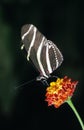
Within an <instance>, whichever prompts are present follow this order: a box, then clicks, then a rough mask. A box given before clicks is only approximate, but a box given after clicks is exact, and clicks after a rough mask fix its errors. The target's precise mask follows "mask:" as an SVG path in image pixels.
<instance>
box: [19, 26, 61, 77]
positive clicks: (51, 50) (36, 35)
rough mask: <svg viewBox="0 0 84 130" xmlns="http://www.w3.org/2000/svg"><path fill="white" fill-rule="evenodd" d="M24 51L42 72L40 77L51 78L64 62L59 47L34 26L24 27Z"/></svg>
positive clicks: (22, 31) (22, 37)
mask: <svg viewBox="0 0 84 130" xmlns="http://www.w3.org/2000/svg"><path fill="white" fill-rule="evenodd" d="M21 39H22V43H23V45H22V47H21V48H22V49H23V48H24V47H25V49H26V51H27V60H28V61H29V60H30V59H31V61H32V62H33V64H34V66H35V67H36V68H37V70H38V71H39V72H40V77H45V78H49V76H50V74H51V73H52V72H53V71H54V70H56V69H57V68H58V67H59V66H60V65H61V63H62V61H63V56H62V54H61V52H60V50H59V49H58V47H57V46H56V45H55V44H54V43H53V42H52V41H50V40H47V38H46V37H45V36H44V35H43V34H42V33H41V32H40V31H39V30H38V29H37V28H36V27H35V26H34V25H32V24H27V25H24V26H23V27H22V29H21Z"/></svg>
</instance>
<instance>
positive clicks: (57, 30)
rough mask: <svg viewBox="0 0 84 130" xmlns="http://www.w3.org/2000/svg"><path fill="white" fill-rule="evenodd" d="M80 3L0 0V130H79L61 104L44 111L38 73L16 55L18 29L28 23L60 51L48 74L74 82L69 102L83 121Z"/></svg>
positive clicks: (23, 55)
mask: <svg viewBox="0 0 84 130" xmlns="http://www.w3.org/2000/svg"><path fill="white" fill-rule="evenodd" d="M80 5H82V3H81V2H80V0H74V1H71V0H66V1H64V0H62V1H61V0H3V1H1V0H0V128H2V129H3V128H9V129H14V130H16V129H24V130H28V129H29V130H33V129H34V130H43V129H49V130H50V129H51V130H53V129H55V130H60V129H65V130H67V129H68V130H74V129H76V130H81V127H80V125H79V123H78V121H77V119H76V117H75V115H74V114H73V112H72V110H71V109H70V108H69V107H68V105H67V104H64V105H62V106H61V107H60V108H58V109H56V108H54V107H53V106H52V107H48V106H47V103H46V102H45V101H44V100H45V90H46V86H44V85H43V84H42V83H41V82H36V81H35V80H34V81H32V82H31V83H29V84H27V85H23V86H22V87H19V88H18V87H17V86H19V85H21V84H23V83H25V82H27V81H30V80H32V79H35V78H36V77H37V76H38V75H39V73H38V72H37V71H36V70H35V68H34V67H33V66H32V64H31V63H29V62H28V61H27V60H26V55H25V54H24V52H23V51H21V49H20V47H21V37H20V33H21V27H22V26H23V25H24V24H27V23H32V24H34V25H35V26H37V28H38V29H39V30H40V31H41V32H42V33H43V34H44V35H45V36H46V37H47V38H48V39H50V40H52V41H53V42H54V43H56V44H57V46H58V48H59V49H60V50H61V51H62V54H63V56H64V62H63V63H62V65H61V66H60V67H59V68H58V69H57V70H56V71H55V72H54V73H53V74H54V75H57V76H58V77H64V76H65V75H67V76H68V77H71V78H72V79H73V80H78V81H79V84H78V86H77V88H76V91H75V93H74V96H73V98H72V100H73V102H74V104H75V106H76V108H77V110H78V112H79V114H80V115H81V117H82V119H83V120H84V111H83V110H84V101H83V99H84V97H83V95H84V86H83V81H84V79H83V75H84V74H83V73H84V68H83V29H84V24H83V21H84V20H83V11H82V12H81V13H80V7H81V9H82V6H80Z"/></svg>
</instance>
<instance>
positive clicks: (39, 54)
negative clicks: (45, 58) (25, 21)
mask: <svg viewBox="0 0 84 130" xmlns="http://www.w3.org/2000/svg"><path fill="white" fill-rule="evenodd" d="M44 39H45V37H43V38H42V41H41V43H40V45H39V47H38V50H37V60H38V64H39V67H40V70H41V72H42V75H43V76H45V77H47V78H48V76H47V75H46V73H45V70H44V68H43V65H42V63H41V51H42V47H43V42H44Z"/></svg>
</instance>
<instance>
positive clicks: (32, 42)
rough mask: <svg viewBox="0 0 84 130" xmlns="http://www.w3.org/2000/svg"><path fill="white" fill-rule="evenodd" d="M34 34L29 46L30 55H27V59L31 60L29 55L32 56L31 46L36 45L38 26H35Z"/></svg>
mask: <svg viewBox="0 0 84 130" xmlns="http://www.w3.org/2000/svg"><path fill="white" fill-rule="evenodd" d="M33 31H34V34H33V38H32V41H31V43H30V46H29V49H28V55H27V60H29V57H30V52H31V48H32V47H33V46H34V43H35V38H36V31H37V29H36V27H34V30H33Z"/></svg>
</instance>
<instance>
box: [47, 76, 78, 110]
mask: <svg viewBox="0 0 84 130" xmlns="http://www.w3.org/2000/svg"><path fill="white" fill-rule="evenodd" d="M77 83H78V81H73V82H72V81H71V79H70V78H68V77H67V76H65V77H64V78H62V79H60V78H58V79H57V80H56V82H51V83H50V86H49V87H47V89H46V91H47V92H46V95H45V96H46V99H45V101H47V102H48V106H51V105H54V106H55V107H56V108H58V107H59V106H60V105H62V104H63V103H64V102H65V101H67V100H68V99H69V98H70V97H72V95H73V92H74V90H75V88H76V85H77Z"/></svg>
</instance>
